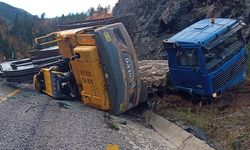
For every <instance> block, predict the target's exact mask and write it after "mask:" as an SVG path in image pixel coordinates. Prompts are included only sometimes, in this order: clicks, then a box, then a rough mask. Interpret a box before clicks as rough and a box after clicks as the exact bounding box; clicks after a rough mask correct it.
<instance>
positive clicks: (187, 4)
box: [113, 0, 250, 58]
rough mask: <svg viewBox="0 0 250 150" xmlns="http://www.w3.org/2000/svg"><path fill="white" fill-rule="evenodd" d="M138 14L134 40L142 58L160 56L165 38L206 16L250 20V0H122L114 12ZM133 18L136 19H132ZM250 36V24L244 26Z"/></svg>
mask: <svg viewBox="0 0 250 150" xmlns="http://www.w3.org/2000/svg"><path fill="white" fill-rule="evenodd" d="M127 13H133V14H135V18H134V20H137V21H136V22H135V26H134V31H135V32H134V33H132V34H131V37H132V40H133V42H134V44H135V47H136V49H137V54H139V56H140V57H141V58H159V52H160V51H161V50H162V40H163V39H165V38H168V37H169V36H170V35H171V34H174V33H176V32H178V31H180V30H182V29H184V28H185V27H187V26H189V25H191V24H193V23H194V22H196V21H198V20H201V19H204V18H212V17H218V18H224V17H225V18H237V19H241V20H243V21H244V22H245V23H246V24H248V25H249V23H250V0H225V1H218V0H214V1H206V0H202V1H200V0H147V1H144V0H119V2H118V3H117V4H116V6H115V8H114V9H113V15H114V16H120V15H123V14H127ZM131 22H132V21H131ZM244 36H245V37H246V39H247V41H248V42H249V40H250V27H249V26H248V27H247V28H246V29H245V30H244Z"/></svg>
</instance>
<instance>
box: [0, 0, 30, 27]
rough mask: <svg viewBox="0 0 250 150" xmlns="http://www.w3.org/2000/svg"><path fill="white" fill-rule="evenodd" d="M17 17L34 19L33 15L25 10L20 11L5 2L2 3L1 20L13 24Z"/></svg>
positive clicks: (0, 6) (0, 4)
mask: <svg viewBox="0 0 250 150" xmlns="http://www.w3.org/2000/svg"><path fill="white" fill-rule="evenodd" d="M16 15H18V16H19V18H20V19H23V18H29V19H31V18H32V17H33V15H31V14H30V13H28V12H27V11H25V10H23V9H19V8H16V7H13V6H11V5H8V4H6V3H4V2H0V18H2V19H3V20H4V21H6V22H7V23H8V24H13V22H14V20H15V17H16Z"/></svg>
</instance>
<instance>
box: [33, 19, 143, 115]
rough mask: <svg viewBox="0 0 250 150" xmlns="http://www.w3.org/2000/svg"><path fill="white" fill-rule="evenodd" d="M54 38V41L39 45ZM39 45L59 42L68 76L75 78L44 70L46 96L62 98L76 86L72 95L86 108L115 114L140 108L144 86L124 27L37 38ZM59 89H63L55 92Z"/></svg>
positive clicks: (71, 31)
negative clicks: (79, 99)
mask: <svg viewBox="0 0 250 150" xmlns="http://www.w3.org/2000/svg"><path fill="white" fill-rule="evenodd" d="M51 37H54V40H52V41H51V40H50V41H48V42H44V43H41V42H39V41H44V40H45V39H48V38H51ZM36 42H37V43H38V44H39V45H46V44H50V43H55V42H56V43H57V45H58V46H59V49H60V54H61V55H62V57H63V58H64V60H65V61H66V62H68V65H69V66H70V68H69V69H68V71H67V73H70V74H71V75H70V76H72V77H73V78H74V79H73V80H72V79H71V78H69V77H68V76H65V77H64V78H59V77H58V76H57V74H56V73H55V74H54V73H53V72H51V71H50V70H47V69H43V70H42V72H43V75H44V81H43V80H42V81H43V82H44V83H43V84H45V88H44V91H43V92H44V93H46V94H48V95H50V96H53V97H60V94H62V93H65V95H67V92H63V90H61V89H64V85H65V84H66V85H68V86H69V85H75V87H77V88H76V90H71V91H73V92H70V93H74V91H76V92H77V94H78V96H77V97H80V98H81V99H82V101H83V102H84V104H85V105H87V106H91V107H94V108H97V109H100V110H110V112H111V113H113V114H120V113H122V112H125V111H126V110H128V109H130V108H132V107H134V106H136V105H138V103H139V98H140V89H141V84H140V78H139V69H138V68H139V67H138V64H137V57H136V54H135V50H134V47H133V45H132V41H131V39H130V38H129V35H128V33H127V31H126V29H125V27H124V26H123V25H122V24H121V23H117V24H113V25H107V26H102V27H100V26H93V27H86V28H78V29H71V30H64V31H58V32H54V33H51V34H49V35H46V36H43V37H40V38H37V39H36ZM66 79H67V80H66ZM58 81H59V83H62V84H59V83H58ZM65 81H67V83H66V82H65ZM68 81H70V82H71V83H70V82H68ZM73 81H74V82H73ZM58 85H61V87H62V88H58V89H55V88H56V87H60V86H58ZM69 87H70V86H69ZM70 89H74V87H71V88H70ZM68 93H69V92H68ZM77 94H74V95H77ZM55 95H56V96H55Z"/></svg>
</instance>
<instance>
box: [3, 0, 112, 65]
mask: <svg viewBox="0 0 250 150" xmlns="http://www.w3.org/2000/svg"><path fill="white" fill-rule="evenodd" d="M109 12H110V7H109V6H107V7H102V6H100V5H99V6H98V7H97V8H96V9H94V8H90V9H89V10H88V11H83V12H81V13H70V14H68V15H64V14H63V15H61V16H59V17H55V18H46V14H45V13H43V14H41V15H40V16H36V15H31V14H29V13H28V12H26V11H25V10H22V9H19V8H15V7H13V6H10V5H8V4H5V3H3V2H0V61H2V60H3V59H7V60H8V59H12V58H23V57H27V52H28V51H29V50H31V49H32V48H33V46H34V38H35V37H38V36H42V35H45V34H47V33H49V32H53V31H56V30H57V25H59V24H67V23H69V22H77V21H83V20H86V19H97V18H103V17H109V16H111V14H110V13H109Z"/></svg>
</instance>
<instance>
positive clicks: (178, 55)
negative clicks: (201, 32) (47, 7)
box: [170, 48, 202, 93]
mask: <svg viewBox="0 0 250 150" xmlns="http://www.w3.org/2000/svg"><path fill="white" fill-rule="evenodd" d="M198 56H199V55H198V50H197V49H195V48H185V49H184V48H179V49H176V51H175V63H174V65H171V66H175V67H171V66H170V78H171V81H172V84H173V85H174V86H175V87H177V88H179V89H181V90H185V91H187V92H193V91H194V90H196V89H197V88H198V89H199V88H201V87H202V85H201V83H202V82H201V81H202V79H201V78H202V77H201V70H200V60H199V57H198ZM196 93H197V92H196Z"/></svg>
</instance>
